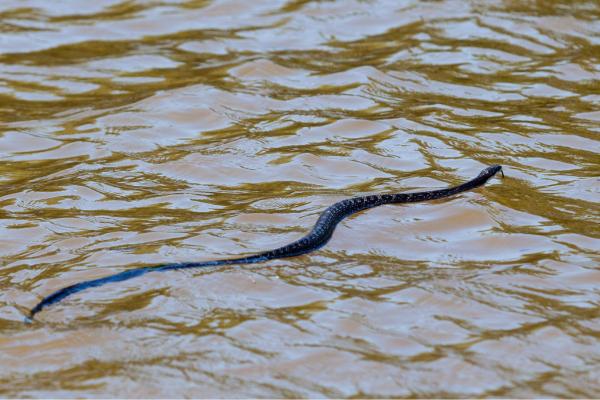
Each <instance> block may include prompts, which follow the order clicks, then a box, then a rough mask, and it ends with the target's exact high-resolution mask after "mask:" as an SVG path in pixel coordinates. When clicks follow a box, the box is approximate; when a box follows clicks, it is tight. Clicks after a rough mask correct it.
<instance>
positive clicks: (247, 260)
mask: <svg viewBox="0 0 600 400" xmlns="http://www.w3.org/2000/svg"><path fill="white" fill-rule="evenodd" d="M499 171H500V172H501V171H502V167H501V166H500V165H493V166H491V167H487V168H485V169H484V170H483V171H481V172H480V173H479V175H477V177H475V178H473V179H471V180H470V181H468V182H465V183H463V184H461V185H458V186H453V187H450V188H447V189H440V190H431V191H426V192H413V193H397V194H374V195H369V196H361V197H353V198H349V199H345V200H342V201H339V202H337V203H335V204H333V205H331V206H329V207H328V208H327V209H326V210H325V211H323V213H322V214H321V215H320V216H319V219H318V220H317V223H316V224H315V226H314V227H313V228H312V230H311V231H310V233H308V234H307V235H306V236H304V237H303V238H301V239H299V240H296V241H295V242H292V243H290V244H287V245H285V246H283V247H279V248H276V249H274V250H267V251H264V252H262V253H258V254H254V255H249V256H246V257H240V258H232V259H224V260H212V261H200V262H194V261H192V262H183V263H173V264H162V265H157V266H152V267H141V268H134V269H130V270H126V271H123V272H119V273H116V274H114V275H109V276H106V277H104V278H98V279H92V280H88V281H83V282H79V283H76V284H73V285H70V286H67V287H64V288H62V289H59V290H57V291H56V292H54V293H52V294H50V295H48V296H46V297H44V298H43V299H42V300H41V301H40V302H39V303H38V304H37V305H36V306H35V307H33V308H32V309H31V311H30V312H29V318H27V319H26V320H27V321H31V320H33V317H34V316H35V314H37V313H38V312H40V311H42V309H43V308H45V307H48V306H49V305H52V304H55V303H58V302H59V301H61V300H63V299H64V298H66V297H68V296H70V295H72V294H74V293H78V292H81V291H82V290H86V289H89V288H93V287H98V286H103V285H105V284H107V283H112V282H121V281H126V280H129V279H132V278H135V277H138V276H141V275H144V274H146V273H148V272H158V271H171V270H177V269H187V268H200V267H216V266H220V265H232V264H254V263H258V262H263V261H267V260H273V259H276V258H286V257H294V256H298V255H300V254H305V253H309V252H311V251H313V250H316V249H318V248H320V247H322V246H324V245H325V244H326V243H327V242H328V241H329V239H330V238H331V235H332V234H333V231H334V230H335V227H336V226H337V224H338V223H339V222H340V221H341V220H342V219H344V218H345V217H347V216H349V215H351V214H354V213H356V212H359V211H362V210H366V209H368V208H372V207H377V206H380V205H383V204H392V203H416V202H420V201H428V200H435V199H440V198H442V197H448V196H453V195H455V194H458V193H461V192H464V191H467V190H471V189H475V188H477V187H479V186H482V185H484V184H485V183H486V182H487V181H488V180H489V179H490V178H491V177H493V176H494V175H496V174H497V173H498V172H499ZM503 176H504V174H503Z"/></svg>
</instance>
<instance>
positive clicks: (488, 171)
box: [479, 165, 504, 181]
mask: <svg viewBox="0 0 600 400" xmlns="http://www.w3.org/2000/svg"><path fill="white" fill-rule="evenodd" d="M498 172H500V173H501V174H502V177H503V178H504V172H502V166H501V165H492V166H490V167H487V168H485V169H484V170H483V171H481V172H480V173H479V177H480V178H483V177H485V178H486V181H487V180H488V179H490V178H491V177H492V176H494V175H496V174H497V173H498Z"/></svg>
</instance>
